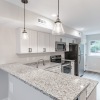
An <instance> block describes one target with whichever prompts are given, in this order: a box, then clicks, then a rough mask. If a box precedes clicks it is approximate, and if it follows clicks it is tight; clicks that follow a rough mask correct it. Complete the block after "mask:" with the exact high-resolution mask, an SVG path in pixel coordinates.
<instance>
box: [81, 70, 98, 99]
mask: <svg viewBox="0 0 100 100" xmlns="http://www.w3.org/2000/svg"><path fill="white" fill-rule="evenodd" d="M83 77H84V78H88V79H92V80H96V81H98V82H99V84H98V85H97V100H100V73H94V72H85V73H84V75H83Z"/></svg>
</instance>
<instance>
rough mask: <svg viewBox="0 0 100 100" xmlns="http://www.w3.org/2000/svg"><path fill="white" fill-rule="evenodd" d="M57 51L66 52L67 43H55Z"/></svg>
mask: <svg viewBox="0 0 100 100" xmlns="http://www.w3.org/2000/svg"><path fill="white" fill-rule="evenodd" d="M55 50H56V51H66V42H58V41H56V42H55Z"/></svg>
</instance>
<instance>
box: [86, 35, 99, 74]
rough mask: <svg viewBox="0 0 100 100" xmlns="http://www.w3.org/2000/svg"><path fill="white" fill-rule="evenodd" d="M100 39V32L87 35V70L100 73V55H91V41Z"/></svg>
mask: <svg viewBox="0 0 100 100" xmlns="http://www.w3.org/2000/svg"><path fill="white" fill-rule="evenodd" d="M90 40H100V34H95V35H87V36H86V41H87V43H86V48H87V50H86V52H87V54H86V55H87V57H86V70H88V71H93V72H99V73H100V56H89V41H90Z"/></svg>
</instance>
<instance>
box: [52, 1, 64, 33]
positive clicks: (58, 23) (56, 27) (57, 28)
mask: <svg viewBox="0 0 100 100" xmlns="http://www.w3.org/2000/svg"><path fill="white" fill-rule="evenodd" d="M52 34H53V35H64V34H65V32H64V29H63V25H62V22H61V21H60V19H59V0H58V15H57V20H56V21H55V23H54V28H53V31H52Z"/></svg>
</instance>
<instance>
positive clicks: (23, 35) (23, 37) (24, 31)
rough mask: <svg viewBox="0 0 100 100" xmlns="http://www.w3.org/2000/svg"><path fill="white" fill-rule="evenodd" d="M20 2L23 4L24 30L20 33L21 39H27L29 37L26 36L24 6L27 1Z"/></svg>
mask: <svg viewBox="0 0 100 100" xmlns="http://www.w3.org/2000/svg"><path fill="white" fill-rule="evenodd" d="M21 1H22V3H24V30H23V32H22V39H28V38H29V36H28V33H27V31H26V27H25V21H26V20H25V4H27V3H28V0H21Z"/></svg>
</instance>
